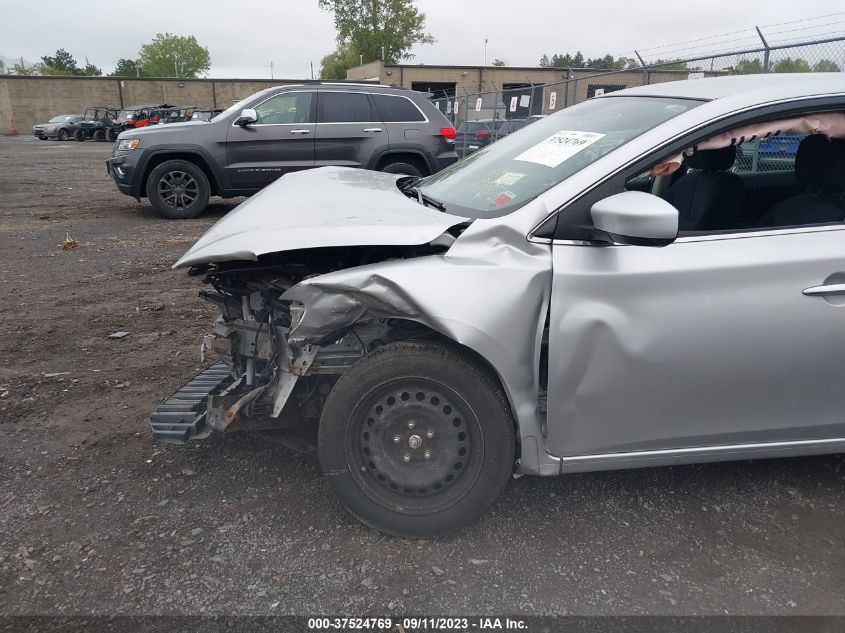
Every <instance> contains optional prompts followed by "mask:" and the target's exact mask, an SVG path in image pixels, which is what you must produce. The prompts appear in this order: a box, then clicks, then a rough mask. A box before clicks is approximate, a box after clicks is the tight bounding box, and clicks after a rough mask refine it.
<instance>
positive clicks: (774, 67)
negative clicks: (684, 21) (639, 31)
mask: <svg viewBox="0 0 845 633" xmlns="http://www.w3.org/2000/svg"><path fill="white" fill-rule="evenodd" d="M538 65H539V66H540V68H592V69H595V70H636V69H641V68H642V65H641V64H640V62H639V61H638V60H636V59H633V58H631V57H614V56H613V55H611V54H609V53H608V54H607V55H605V56H603V57H596V58H590V57H584V55H582V54H581V51H578V52H576V53H575V54H574V55H571V54H569V53H566V54H563V55H561V54H555V55H552V56H551V57H549V56H548V55H546V54H544V55H543V56H542V57H541V58H540V62H539V64H538ZM648 66H649V67H651V68H655V69H656V70H689V71H701V70H705V69H704V68H703V67H701V66H695V65H691V64H690V63H689V62H685V61H677V60H674V61H673V60H664V59H656V60H654V61H651V62H649V63H648ZM724 70H727V71H728V72H730V73H732V74H735V75H754V74H758V73H762V72H763V62H762V61H761V60H759V59H742V60H740V61H738V62H737V63H736V64H735V65H733V66H730V67H728V68H725V69H724ZM840 70H842V69H841V68H840V67H839V65H838V64H836V63H835V62H833V61H831V60H829V59H820V60H819V61H817V62H816V63H815V64H811V63H810V62H808V61H807V60H805V59H802V58H800V57H794V58H793V57H784V58H781V59H779V60H777V61H775V62H774V63H772V64H770V68H769V72H773V73H810V72H816V73H819V72H839V71H840Z"/></svg>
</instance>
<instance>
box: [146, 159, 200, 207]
mask: <svg viewBox="0 0 845 633" xmlns="http://www.w3.org/2000/svg"><path fill="white" fill-rule="evenodd" d="M209 193H210V187H209V185H208V179H207V178H206V177H205V173H204V172H203V171H202V169H200V168H199V167H197V166H196V165H194V164H193V163H189V162H188V161H184V160H168V161H165V162H163V163H162V164H161V165H159V166H157V167H156V168H155V169H153V170H152V172H150V177H149V178H148V179H147V198H149V200H150V204H151V205H152V206H153V209H155V211H156V213H158V214H159V215H161V216H163V217H165V218H170V219H176V220H186V219H188V218H195V217H197V216H198V215H200V214H201V213H202V212H203V211H205V208H206V206H208V196H209Z"/></svg>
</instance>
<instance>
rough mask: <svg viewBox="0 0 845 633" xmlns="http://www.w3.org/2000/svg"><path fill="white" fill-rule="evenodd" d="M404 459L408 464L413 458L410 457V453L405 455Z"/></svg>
mask: <svg viewBox="0 0 845 633" xmlns="http://www.w3.org/2000/svg"><path fill="white" fill-rule="evenodd" d="M402 459H404V460H405V461H406V462H409V461H411V456H410V455H408V453H405V454H404V455H403V456H402Z"/></svg>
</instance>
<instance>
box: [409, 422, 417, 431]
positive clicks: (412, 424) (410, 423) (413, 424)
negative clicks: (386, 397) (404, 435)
mask: <svg viewBox="0 0 845 633" xmlns="http://www.w3.org/2000/svg"><path fill="white" fill-rule="evenodd" d="M416 425H417V423H416V422H414V421H413V420H411V421H410V422H408V428H409V429H412V428H414V427H415V426H416Z"/></svg>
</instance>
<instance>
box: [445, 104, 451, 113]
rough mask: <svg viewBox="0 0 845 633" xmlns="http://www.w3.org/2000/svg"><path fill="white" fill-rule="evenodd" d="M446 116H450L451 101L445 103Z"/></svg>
mask: <svg viewBox="0 0 845 633" xmlns="http://www.w3.org/2000/svg"><path fill="white" fill-rule="evenodd" d="M446 114H452V102H451V101H447V102H446Z"/></svg>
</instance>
